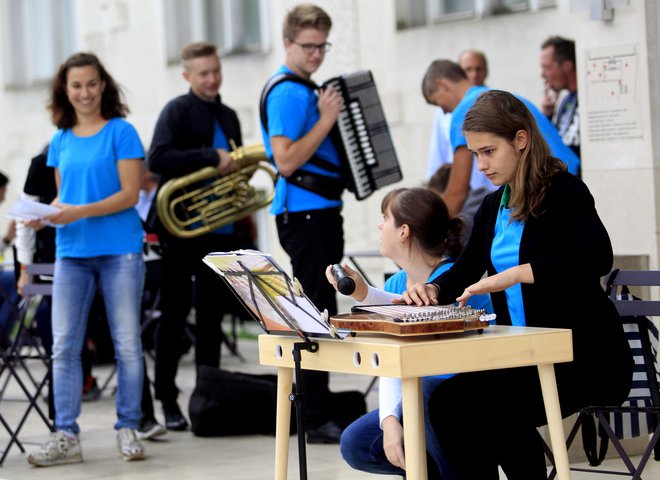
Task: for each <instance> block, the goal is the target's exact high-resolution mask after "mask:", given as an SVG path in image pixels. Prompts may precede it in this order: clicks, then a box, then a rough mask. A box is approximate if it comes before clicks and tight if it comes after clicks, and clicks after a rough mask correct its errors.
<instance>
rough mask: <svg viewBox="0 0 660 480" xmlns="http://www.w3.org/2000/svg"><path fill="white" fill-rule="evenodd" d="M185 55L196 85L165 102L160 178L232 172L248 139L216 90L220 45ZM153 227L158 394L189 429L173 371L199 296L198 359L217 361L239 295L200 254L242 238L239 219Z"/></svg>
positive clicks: (157, 154) (155, 159)
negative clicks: (159, 260)
mask: <svg viewBox="0 0 660 480" xmlns="http://www.w3.org/2000/svg"><path fill="white" fill-rule="evenodd" d="M181 60H182V62H183V67H184V71H183V78H185V79H186V81H188V82H189V83H190V87H191V88H190V91H189V92H188V93H187V94H185V95H181V96H179V97H177V98H175V99H173V100H172V101H170V102H169V103H168V104H167V105H166V106H165V108H163V111H162V112H161V114H160V117H159V118H158V122H157V123H156V128H155V130H154V135H153V139H152V142H151V148H150V150H149V169H150V170H151V171H152V172H154V173H156V174H159V175H160V177H161V180H160V182H161V185H162V184H163V183H165V182H167V181H168V180H170V179H172V178H176V177H181V176H183V175H187V174H189V173H192V172H195V171H197V170H200V169H201V168H204V167H215V168H217V169H218V173H219V175H227V174H229V173H231V172H234V171H236V170H237V165H236V162H234V161H233V160H232V158H231V156H230V155H229V152H230V150H231V147H230V145H231V144H232V142H234V144H235V145H236V146H241V145H242V138H241V126H240V124H239V121H238V117H237V115H236V112H235V111H234V110H232V109H231V108H229V107H228V106H226V105H225V104H224V103H222V101H221V98H220V95H219V94H218V90H219V89H220V85H221V83H222V72H221V65H220V57H219V56H218V53H217V50H216V47H215V45H213V44H210V43H207V42H199V43H193V44H190V45H187V46H185V47H184V48H183V50H182V51H181ZM154 203H155V202H154ZM152 209H153V208H152ZM154 229H155V231H156V232H157V234H158V238H159V241H160V243H161V246H162V249H163V255H162V257H163V278H162V287H161V288H162V291H161V305H160V306H161V311H162V317H161V319H160V323H159V326H158V332H157V334H156V335H157V336H156V373H155V387H156V398H157V399H158V400H160V401H161V403H162V405H163V413H164V414H165V424H166V426H167V428H168V429H170V430H185V429H186V428H187V427H188V422H187V420H186V419H185V417H184V416H183V414H182V413H181V409H180V408H179V405H178V403H177V396H178V389H177V387H176V383H175V378H176V373H177V369H178V363H179V359H180V356H181V353H182V348H181V344H182V340H183V338H184V328H185V325H186V318H187V315H188V313H189V311H190V308H191V306H193V298H194V307H195V315H196V317H195V320H196V321H195V324H196V335H195V363H196V365H197V366H199V365H209V366H212V367H216V368H217V367H218V366H219V364H220V345H221V340H222V329H221V320H222V317H223V315H224V313H225V312H226V309H227V308H228V305H230V304H232V302H233V301H234V300H233V296H232V294H231V292H230V291H229V290H228V288H227V287H226V286H225V285H224V284H223V283H222V281H221V279H220V277H218V276H217V275H216V274H215V273H213V271H212V270H211V269H209V268H208V267H207V266H205V265H204V263H203V262H202V258H203V257H204V256H205V255H206V254H208V253H209V252H213V251H228V250H234V249H235V248H238V245H236V243H235V237H234V225H233V224H231V225H227V226H225V227H222V228H220V229H218V230H216V231H214V232H211V233H208V234H204V235H201V236H198V237H194V238H188V239H182V238H178V237H176V236H174V235H172V234H171V233H170V232H169V231H167V230H166V229H165V228H164V227H163V225H162V223H161V222H160V221H156V224H155V225H154ZM193 277H194V281H193ZM193 292H194V293H193Z"/></svg>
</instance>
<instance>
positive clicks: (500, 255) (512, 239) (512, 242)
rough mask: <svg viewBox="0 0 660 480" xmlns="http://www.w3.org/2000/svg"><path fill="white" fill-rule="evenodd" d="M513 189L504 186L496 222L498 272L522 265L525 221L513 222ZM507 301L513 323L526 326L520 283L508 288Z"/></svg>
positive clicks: (493, 259)
mask: <svg viewBox="0 0 660 480" xmlns="http://www.w3.org/2000/svg"><path fill="white" fill-rule="evenodd" d="M510 194H511V190H510V189H509V186H508V185H506V186H505V187H504V193H503V194H502V201H501V202H500V209H499V212H498V214H497V221H496V222H495V237H494V238H493V245H492V247H491V250H490V259H491V262H492V263H493V266H494V267H495V270H496V271H497V273H501V272H503V271H504V270H507V269H509V268H512V267H515V266H518V265H520V240H521V239H522V235H523V231H524V229H525V222H520V221H518V220H514V221H513V222H511V221H510V220H511V212H512V211H513V209H512V208H508V205H509V196H510ZM504 293H505V294H506V303H507V307H508V309H509V316H510V317H511V325H513V326H515V327H524V326H525V306H524V303H523V296H522V286H521V284H520V283H516V284H515V285H512V286H510V287H509V288H507V289H506V290H505V291H504Z"/></svg>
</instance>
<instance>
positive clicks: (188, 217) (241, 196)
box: [156, 143, 277, 238]
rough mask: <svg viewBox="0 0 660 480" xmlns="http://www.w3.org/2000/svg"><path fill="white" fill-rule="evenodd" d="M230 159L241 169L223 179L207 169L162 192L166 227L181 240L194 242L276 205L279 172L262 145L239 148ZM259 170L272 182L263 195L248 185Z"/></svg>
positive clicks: (172, 183) (159, 204)
mask: <svg viewBox="0 0 660 480" xmlns="http://www.w3.org/2000/svg"><path fill="white" fill-rule="evenodd" d="M230 156H231V158H232V159H233V160H234V161H235V162H236V163H237V164H238V167H239V169H238V170H237V171H236V172H233V173H230V174H229V175H225V176H220V175H219V173H218V169H217V168H215V167H206V168H202V169H201V170H198V171H196V172H193V173H190V174H188V175H185V176H183V177H179V178H173V179H171V180H169V181H167V182H166V183H164V184H163V186H162V187H161V188H160V190H159V192H158V196H157V197H156V206H157V209H158V216H159V218H160V221H161V222H162V224H163V226H164V227H165V228H166V229H167V231H168V232H170V233H171V234H172V235H174V236H177V237H179V238H193V237H197V236H199V235H204V234H206V233H210V232H213V231H214V230H217V229H218V228H221V227H223V226H225V225H228V224H230V223H234V222H236V221H237V220H240V219H241V218H244V217H246V216H248V215H250V214H251V213H253V212H256V211H257V210H259V209H260V208H263V207H265V206H266V205H268V204H269V203H270V202H272V201H273V197H274V196H275V181H276V180H277V172H276V171H275V169H274V168H273V166H272V165H271V164H270V162H269V161H268V157H267V156H266V149H265V148H264V146H263V145H261V144H256V145H247V146H241V147H236V145H234V144H233V143H232V151H231V152H230ZM257 170H262V171H264V172H266V173H267V174H268V175H269V176H270V177H271V179H272V180H273V190H272V191H271V192H270V193H267V194H260V193H259V192H257V190H256V189H255V188H254V187H253V186H251V185H250V184H249V181H250V179H251V178H252V176H253V175H254V173H255V172H256V171H257Z"/></svg>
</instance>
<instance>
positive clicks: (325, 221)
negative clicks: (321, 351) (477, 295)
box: [261, 4, 346, 443]
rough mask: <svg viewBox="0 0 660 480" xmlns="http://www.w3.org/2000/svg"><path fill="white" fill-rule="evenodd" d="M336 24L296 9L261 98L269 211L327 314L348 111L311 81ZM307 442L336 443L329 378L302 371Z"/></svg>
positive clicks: (314, 11)
mask: <svg viewBox="0 0 660 480" xmlns="http://www.w3.org/2000/svg"><path fill="white" fill-rule="evenodd" d="M331 27H332V20H331V19H330V17H329V16H328V14H327V13H326V12H325V11H323V10H322V9H321V8H319V7H317V6H315V5H309V4H306V5H298V6H296V7H294V8H293V9H292V10H291V11H290V12H288V14H287V16H286V18H285V20H284V31H283V36H284V48H285V51H286V59H285V61H284V64H283V65H282V66H281V67H280V68H279V69H278V70H277V71H276V72H275V74H274V75H273V77H271V79H270V80H269V82H268V83H267V85H266V87H265V89H264V93H263V94H262V103H261V112H262V124H261V129H262V135H263V139H264V144H265V146H266V152H267V153H268V156H269V157H270V158H271V159H272V160H273V161H274V163H275V166H276V167H277V169H278V171H279V173H280V177H279V179H278V181H277V185H276V187H275V198H274V200H273V203H272V206H271V213H273V214H274V215H275V220H276V224H277V232H278V235H279V239H280V244H281V245H282V247H283V248H284V250H285V251H286V253H287V254H288V255H289V257H290V258H291V264H292V266H293V275H294V276H295V277H296V278H298V280H299V281H300V283H301V284H302V286H303V289H304V291H305V294H306V295H307V296H308V297H309V298H310V300H311V301H312V302H313V303H314V304H315V305H316V306H317V307H318V308H319V310H321V311H323V310H324V309H327V310H328V313H329V314H330V315H334V314H336V313H337V302H336V299H335V290H334V288H333V287H332V285H330V284H329V283H328V281H327V280H326V278H325V269H326V267H327V266H328V265H330V264H334V263H338V262H340V261H341V259H342V257H343V252H344V233H343V219H342V216H341V207H342V201H341V193H342V190H343V188H344V185H345V183H346V182H345V180H344V179H343V178H342V174H341V168H340V158H339V153H338V151H337V149H336V147H335V145H334V144H333V142H332V140H331V139H330V137H329V134H330V131H331V129H332V127H333V126H334V125H335V122H336V121H337V118H338V116H339V112H340V110H341V107H342V105H343V99H342V97H341V95H340V94H339V93H338V92H337V91H336V90H334V89H332V88H326V89H322V90H317V88H316V85H315V84H314V83H313V82H312V81H311V80H310V77H311V75H312V74H313V73H314V72H316V70H318V68H319V67H320V66H321V64H322V63H323V60H324V58H325V54H326V52H327V51H328V50H329V49H330V43H328V41H327V39H328V33H329V32H330V28H331ZM303 379H304V380H303V388H304V391H303V393H304V395H305V419H306V422H307V426H308V429H307V441H308V442H309V443H338V442H339V436H340V434H341V429H340V428H339V426H338V425H337V423H336V422H334V420H333V416H332V413H331V407H332V405H330V404H331V403H332V402H331V401H330V400H329V399H330V398H331V395H330V391H329V388H328V374H327V373H326V372H315V371H303Z"/></svg>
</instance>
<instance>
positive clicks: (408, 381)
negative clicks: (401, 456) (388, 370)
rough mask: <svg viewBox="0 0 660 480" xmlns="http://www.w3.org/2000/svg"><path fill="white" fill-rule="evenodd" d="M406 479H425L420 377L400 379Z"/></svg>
mask: <svg viewBox="0 0 660 480" xmlns="http://www.w3.org/2000/svg"><path fill="white" fill-rule="evenodd" d="M401 403H402V407H403V441H404V444H405V452H406V479H408V480H427V470H426V434H425V430H424V399H423V396H422V379H421V378H403V379H401Z"/></svg>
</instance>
